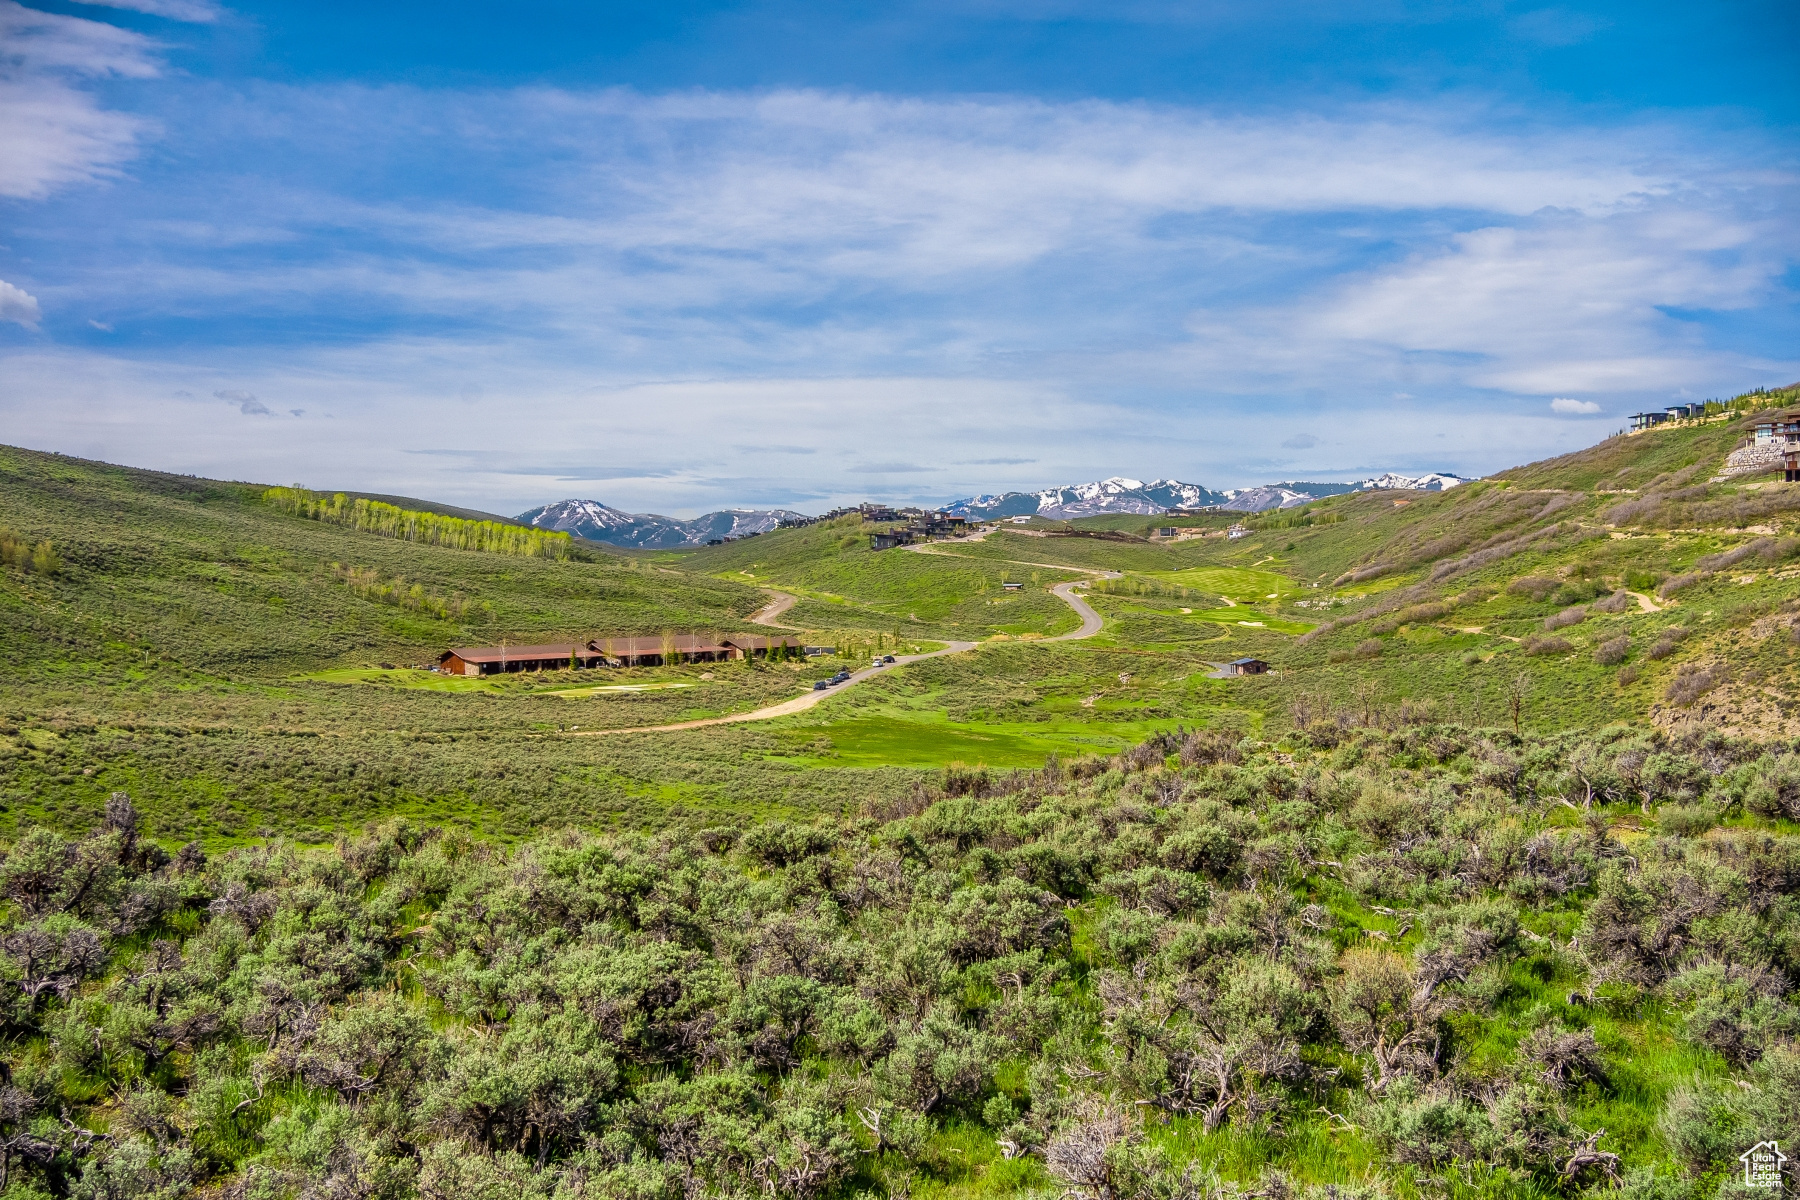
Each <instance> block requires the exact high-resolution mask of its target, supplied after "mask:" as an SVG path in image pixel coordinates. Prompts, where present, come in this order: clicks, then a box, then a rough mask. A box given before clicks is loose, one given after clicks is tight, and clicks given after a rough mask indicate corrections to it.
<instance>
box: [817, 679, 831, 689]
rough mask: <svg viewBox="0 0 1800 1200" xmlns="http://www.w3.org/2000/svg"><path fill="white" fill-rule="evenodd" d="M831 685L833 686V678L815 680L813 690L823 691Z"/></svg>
mask: <svg viewBox="0 0 1800 1200" xmlns="http://www.w3.org/2000/svg"><path fill="white" fill-rule="evenodd" d="M830 686H831V680H829V679H819V680H815V681H814V683H813V691H815V692H822V691H824V690H825V689H826V688H828V687H830Z"/></svg>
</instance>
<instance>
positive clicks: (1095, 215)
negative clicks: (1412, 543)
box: [0, 0, 1800, 515]
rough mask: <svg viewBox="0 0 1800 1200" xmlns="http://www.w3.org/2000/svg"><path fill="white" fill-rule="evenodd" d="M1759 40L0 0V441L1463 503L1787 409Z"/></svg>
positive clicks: (994, 7) (384, 482) (1655, 20)
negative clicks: (1394, 495) (1585, 448)
mask: <svg viewBox="0 0 1800 1200" xmlns="http://www.w3.org/2000/svg"><path fill="white" fill-rule="evenodd" d="M1797 59H1800V16H1797V15H1796V10H1795V9H1794V6H1792V5H1791V4H1773V3H1770V4H1720V5H1712V6H1696V5H1673V4H1654V3H1652V4H1644V3H1637V4H1630V5H1627V4H1622V3H1621V4H1574V5H1544V4H1508V3H1497V2H1496V3H1457V4H1447V3H1371V4H1362V5H1355V4H1329V5H1327V4H1301V3H1281V2H1279V0H1275V2H1263V3H1248V2H1246V3H1236V2H1220V3H1205V4H1186V3H1184V4H1176V3H1161V2H1158V0H1113V2H1112V3H1106V4H1089V3H1084V2H1077V0H1042V2H1038V3H1025V2H1022V0H973V2H968V3H952V2H950V0H921V2H917V3H906V2H904V0H901V2H896V3H889V4H882V5H857V4H826V3H800V2H797V0H789V2H779V3H746V4H680V3H669V2H663V3H656V4H642V5H608V4H573V3H564V4H542V3H539V4H532V3H519V4H513V5H508V6H505V7H504V8H502V9H495V8H494V7H492V6H482V7H476V6H465V5H458V4H446V3H435V4H430V5H426V4H417V3H392V2H390V3H381V4H369V3H367V2H366V0H365V2H364V3H360V4H355V5H351V4H337V3H316V2H315V3H308V4H275V3H255V4H232V5H224V4H218V3H214V2H213V0H128V2H127V0H119V2H118V3H115V4H112V5H104V6H103V5H93V4H71V3H51V2H49V0H42V2H40V3H36V4H34V5H31V6H22V5H19V4H17V3H13V2H12V0H0V281H3V282H0V440H4V441H7V442H11V443H15V444H23V445H29V446H34V447H40V448H46V449H55V450H60V451H64V452H67V453H72V454H80V455H85V456H90V457H97V458H105V459H109V460H113V461H120V462H128V463H133V464H137V465H144V466H153V467H160V468H164V469H170V470H178V471H187V472H194V473H198V474H207V475H215V476H225V477H230V478H249V479H258V480H268V481H274V482H302V483H306V484H308V485H310V486H314V487H346V488H362V489H369V490H380V491H387V492H401V493H406V494H413V495H421V496H429V497H434V498H438V499H442V500H446V501H452V502H458V503H464V504H469V505H474V506H477V507H482V508H487V509H491V510H496V511H503V512H514V511H519V510H522V509H523V508H525V507H528V506H530V505H535V504H539V503H543V502H546V501H550V500H555V499H560V498H563V497H569V496H579V497H584V498H593V499H599V500H603V501H606V502H608V503H611V504H614V505H617V506H619V507H623V508H628V509H632V510H636V511H660V512H668V513H674V514H680V515H690V514H693V513H697V512H702V511H706V510H709V509H713V508H718V507H724V506H728V505H757V506H764V505H781V506H786V507H793V508H799V509H802V510H816V509H820V508H823V507H827V506H829V505H830V504H832V503H836V502H840V501H845V500H857V499H863V498H868V497H877V498H884V499H895V500H927V501H932V500H945V499H950V498H953V497H956V496H960V495H965V494H968V493H970V492H976V491H997V490H1002V489H1006V488H1010V487H1040V486H1047V485H1051V484H1057V483H1064V482H1072V481H1077V480H1082V479H1090V478H1096V477H1101V476H1106V475H1111V474H1121V473H1122V474H1129V475H1135V476H1139V477H1142V478H1152V477H1158V476H1173V477H1176V478H1180V479H1183V480H1187V481H1190V482H1197V483H1204V484H1207V485H1210V486H1213V487H1225V486H1238V485H1245V484H1253V483H1259V482H1267V481H1271V480H1275V479H1292V478H1301V479H1318V478H1349V477H1354V476H1357V475H1359V474H1362V473H1365V472H1370V473H1372V472H1378V471H1383V470H1390V469H1392V470H1403V471H1404V470H1415V471H1422V470H1451V471H1458V472H1461V473H1465V474H1482V473H1487V472H1491V471H1494V470H1498V469H1501V468H1504V467H1506V466H1510V465H1513V464H1515V463H1518V462H1522V461H1527V460H1530V459H1533V458H1538V457H1542V456H1545V455H1548V454H1553V453H1557V452H1560V451H1563V450H1567V449H1572V448H1574V447H1577V446H1580V445H1585V444H1588V443H1591V442H1592V441H1594V440H1596V439H1598V438H1599V437H1601V436H1603V435H1604V434H1605V433H1607V432H1609V431H1611V430H1613V429H1616V428H1618V427H1619V425H1620V423H1621V419H1622V417H1623V416H1624V415H1625V414H1627V413H1630V412H1633V411H1636V410H1638V409H1639V408H1642V407H1645V406H1647V405H1656V406H1659V407H1660V406H1661V405H1663V404H1666V403H1669V402H1671V401H1672V400H1675V399H1690V398H1705V397H1709V396H1715V395H1725V394H1730V393H1733V392H1736V391H1741V390H1744V389H1746V388H1749V387H1753V386H1757V385H1771V386H1773V385H1779V384H1784V383H1789V382H1792V381H1794V380H1795V379H1796V378H1800V338H1797V337H1796V334H1800V307H1797V299H1800V263H1797V257H1800V220H1797V219H1796V206H1795V201H1796V195H1797V193H1800V187H1797V183H1800V162H1797V158H1800V156H1797V155H1796V153H1795V150H1796V145H1797V144H1800V143H1797V142H1796V138H1795V136H1794V135H1795V133H1796V127H1797V122H1796V100H1797V92H1800V71H1797V70H1796V69H1795V68H1796V67H1797V66H1800V61H1796V60H1797Z"/></svg>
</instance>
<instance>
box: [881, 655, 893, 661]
mask: <svg viewBox="0 0 1800 1200" xmlns="http://www.w3.org/2000/svg"><path fill="white" fill-rule="evenodd" d="M881 661H882V662H884V663H891V662H893V661H894V656H893V655H891V654H884V655H882V656H881Z"/></svg>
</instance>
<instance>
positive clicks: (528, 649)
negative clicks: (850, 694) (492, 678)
mask: <svg viewBox="0 0 1800 1200" xmlns="http://www.w3.org/2000/svg"><path fill="white" fill-rule="evenodd" d="M805 652H806V645H805V643H804V642H803V641H802V640H801V639H800V638H797V637H788V636H783V635H774V636H771V635H768V634H761V633H728V634H715V635H711V636H703V635H701V634H694V633H681V634H668V635H664V636H661V637H609V638H594V639H593V640H592V641H587V642H553V643H551V644H549V645H544V646H507V645H499V646H459V647H456V648H454V649H450V650H446V651H444V652H443V653H442V654H440V655H439V656H438V666H437V669H438V670H440V671H442V672H444V673H445V674H447V675H502V674H509V673H511V672H514V671H552V670H556V669H557V668H559V667H583V668H585V667H660V666H664V665H665V663H673V662H729V661H731V660H733V659H740V658H768V657H769V656H770V655H771V654H789V653H802V654H804V653H805Z"/></svg>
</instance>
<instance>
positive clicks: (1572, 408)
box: [1550, 396, 1600, 416]
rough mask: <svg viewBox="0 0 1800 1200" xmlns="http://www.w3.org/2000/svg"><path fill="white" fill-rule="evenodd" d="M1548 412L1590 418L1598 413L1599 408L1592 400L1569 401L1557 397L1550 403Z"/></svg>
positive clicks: (1562, 397) (1565, 398) (1563, 397)
mask: <svg viewBox="0 0 1800 1200" xmlns="http://www.w3.org/2000/svg"><path fill="white" fill-rule="evenodd" d="M1550 411H1551V412H1559V413H1564V414H1567V415H1570V416H1584V415H1585V416H1592V415H1593V414H1595V413H1597V412H1599V411H1600V406H1599V405H1598V404H1596V403H1594V402H1593V401H1592V400H1571V399H1569V398H1568V397H1567V396H1558V397H1556V399H1554V400H1552V401H1550Z"/></svg>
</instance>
